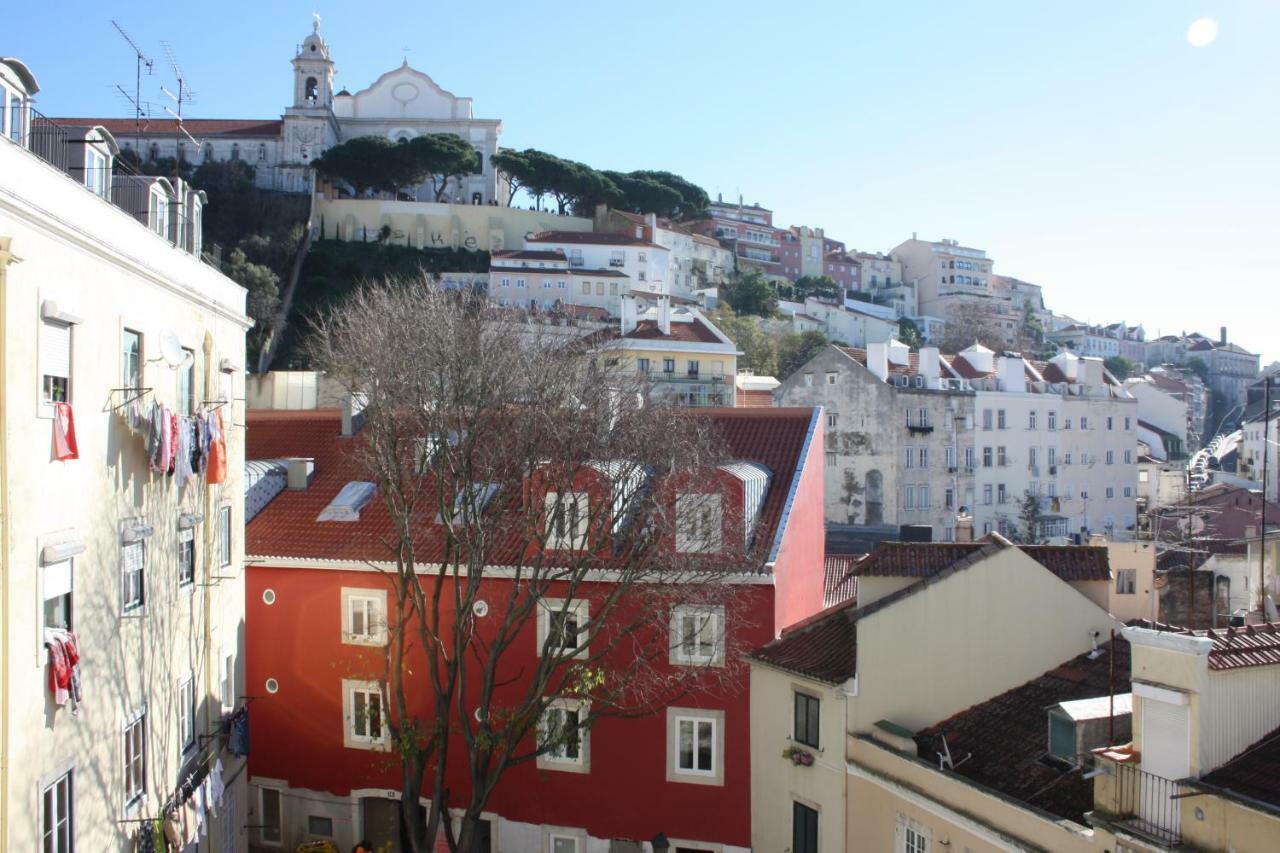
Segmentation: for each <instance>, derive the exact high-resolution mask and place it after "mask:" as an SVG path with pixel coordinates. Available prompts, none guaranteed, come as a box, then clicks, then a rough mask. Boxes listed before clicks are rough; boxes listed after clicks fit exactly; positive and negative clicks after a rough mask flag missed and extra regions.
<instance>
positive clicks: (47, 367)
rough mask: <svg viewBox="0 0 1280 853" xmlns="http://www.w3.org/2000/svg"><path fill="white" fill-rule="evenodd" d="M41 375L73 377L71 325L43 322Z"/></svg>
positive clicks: (41, 331)
mask: <svg viewBox="0 0 1280 853" xmlns="http://www.w3.org/2000/svg"><path fill="white" fill-rule="evenodd" d="M40 375H41V376H61V377H63V378H64V379H69V378H70V377H71V326H69V325H67V324H66V323H57V322H54V321H52V320H44V321H42V322H41V329H40Z"/></svg>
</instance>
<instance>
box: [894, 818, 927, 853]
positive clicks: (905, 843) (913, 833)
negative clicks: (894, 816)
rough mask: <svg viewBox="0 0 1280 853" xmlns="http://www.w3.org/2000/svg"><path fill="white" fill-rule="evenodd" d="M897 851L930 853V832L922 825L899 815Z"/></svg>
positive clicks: (903, 852) (902, 852)
mask: <svg viewBox="0 0 1280 853" xmlns="http://www.w3.org/2000/svg"><path fill="white" fill-rule="evenodd" d="M897 837H898V838H899V839H900V841H899V843H898V845H897V849H898V850H900V851H901V853H929V830H928V829H927V828H926V827H925V826H924V825H923V824H921V823H919V822H917V821H914V820H908V819H907V817H906V815H898V831H897Z"/></svg>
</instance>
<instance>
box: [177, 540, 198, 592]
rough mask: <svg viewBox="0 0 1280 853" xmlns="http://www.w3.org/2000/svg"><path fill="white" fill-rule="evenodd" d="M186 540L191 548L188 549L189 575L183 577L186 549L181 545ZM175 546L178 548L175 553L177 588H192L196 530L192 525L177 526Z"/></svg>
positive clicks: (194, 575) (194, 577) (194, 574)
mask: <svg viewBox="0 0 1280 853" xmlns="http://www.w3.org/2000/svg"><path fill="white" fill-rule="evenodd" d="M188 542H190V543H191V549H190V552H191V566H190V568H191V575H190V576H189V577H184V576H183V554H184V553H185V551H186V549H185V548H184V547H183V546H184V545H185V544H186V543H188ZM177 548H178V554H177V558H178V559H177V569H178V588H179V589H183V588H187V589H190V588H193V587H194V586H195V583H196V531H195V528H194V527H180V528H178V541H177Z"/></svg>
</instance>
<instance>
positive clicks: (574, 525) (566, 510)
mask: <svg viewBox="0 0 1280 853" xmlns="http://www.w3.org/2000/svg"><path fill="white" fill-rule="evenodd" d="M546 508H547V547H548V548H555V549H558V550H564V551H576V550H581V549H582V548H584V547H585V546H586V543H587V528H588V525H589V523H590V515H589V511H590V503H589V500H588V496H587V493H586V492H548V493H547V498H546Z"/></svg>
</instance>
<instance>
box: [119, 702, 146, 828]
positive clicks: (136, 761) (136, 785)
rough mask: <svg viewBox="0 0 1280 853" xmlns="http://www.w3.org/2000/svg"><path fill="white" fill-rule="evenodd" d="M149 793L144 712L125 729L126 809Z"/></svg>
mask: <svg viewBox="0 0 1280 853" xmlns="http://www.w3.org/2000/svg"><path fill="white" fill-rule="evenodd" d="M146 791H147V714H146V712H145V711H144V712H143V713H141V714H139V715H138V716H136V717H134V718H133V719H132V720H131V721H130V722H129V724H128V725H126V726H125V727H124V802H125V806H126V808H127V807H129V806H132V805H134V804H135V803H138V802H140V801H141V800H142V797H143V796H144V795H145V794H146Z"/></svg>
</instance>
